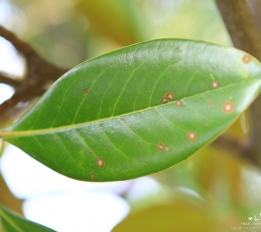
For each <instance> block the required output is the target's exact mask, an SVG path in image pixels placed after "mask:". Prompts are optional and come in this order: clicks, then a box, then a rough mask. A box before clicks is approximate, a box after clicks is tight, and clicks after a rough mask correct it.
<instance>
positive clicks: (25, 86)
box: [0, 26, 67, 117]
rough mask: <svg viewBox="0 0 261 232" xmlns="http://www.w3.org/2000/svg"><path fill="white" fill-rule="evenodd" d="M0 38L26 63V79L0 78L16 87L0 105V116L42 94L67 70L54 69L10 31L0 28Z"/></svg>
mask: <svg viewBox="0 0 261 232" xmlns="http://www.w3.org/2000/svg"><path fill="white" fill-rule="evenodd" d="M0 36H1V37H3V38H5V39H6V40H8V41H9V42H11V43H12V44H13V45H14V47H15V48H16V49H17V51H19V52H21V53H22V54H23V55H24V56H25V59H26V61H27V76H26V79H25V80H24V81H23V82H21V83H19V84H18V83H17V82H15V81H13V80H12V79H7V77H4V76H2V75H1V76H0V82H2V83H6V84H9V85H11V86H14V87H16V91H15V93H14V95H13V96H12V97H11V98H10V99H9V100H7V101H5V102H4V103H2V104H1V105H0V116H1V117H3V116H4V114H5V113H6V112H8V111H9V110H10V109H11V108H13V107H14V106H16V104H17V103H19V102H27V101H29V100H31V99H32V98H33V97H35V96H40V95H42V94H43V93H44V91H45V89H44V86H45V85H46V83H47V82H49V81H55V80H57V79H58V78H59V77H60V76H62V75H63V74H64V73H65V72H66V71H67V70H66V69H62V68H59V67H56V66H54V65H52V64H50V63H48V62H47V61H45V60H44V59H43V58H41V57H40V56H39V55H38V54H37V53H36V52H35V51H34V49H33V48H32V47H31V46H30V45H29V44H28V43H26V42H24V41H22V40H20V39H19V38H18V37H16V36H15V35H14V34H13V33H12V32H11V31H9V30H7V29H5V28H4V27H2V26H0Z"/></svg>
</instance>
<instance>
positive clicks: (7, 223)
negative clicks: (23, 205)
mask: <svg viewBox="0 0 261 232" xmlns="http://www.w3.org/2000/svg"><path fill="white" fill-rule="evenodd" d="M1 221H2V223H3V226H4V228H5V229H6V231H8V232H28V231H34V232H48V231H49V232H51V231H55V230H52V229H50V228H47V227H45V226H42V225H40V224H37V223H35V222H32V221H29V220H26V219H24V218H21V217H20V216H18V215H16V214H14V213H13V212H11V211H9V210H7V209H6V208H4V207H2V206H0V222H1Z"/></svg>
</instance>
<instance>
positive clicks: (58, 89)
mask: <svg viewBox="0 0 261 232" xmlns="http://www.w3.org/2000/svg"><path fill="white" fill-rule="evenodd" d="M260 76H261V70H260V63H259V62H258V61H257V60H255V59H254V58H253V57H251V56H250V55H248V54H245V53H244V52H241V51H238V50H236V49H231V48H225V47H221V46H217V45H213V44H207V43H203V42H195V41H187V40H174V39H163V40H155V41H149V42H144V43H140V44H136V45H133V46H129V47H126V48H123V49H119V50H116V51H114V52H111V53H108V54H105V55H103V56H100V57H97V58H94V59H91V60H89V61H87V62H85V63H83V64H81V65H79V66H77V67H75V68H74V69H72V70H71V71H69V72H68V73H66V74H65V75H64V76H63V77H62V78H61V79H60V80H59V81H57V82H56V83H55V84H54V85H53V86H52V87H51V88H50V89H49V91H48V92H47V93H46V94H45V95H44V96H43V97H42V98H41V99H40V100H39V102H38V103H37V104H36V105H35V106H34V107H33V108H32V109H30V110H29V111H28V112H27V113H26V114H25V115H24V116H23V117H22V118H21V119H20V120H19V121H18V122H16V123H15V124H14V125H12V126H11V127H9V128H8V129H6V130H5V131H4V132H1V136H2V137H3V139H5V140H7V141H9V142H11V143H13V144H14V145H16V146H18V147H19V148H21V149H23V150H24V151H25V152H26V153H28V154H30V155H31V156H32V157H34V158H35V159H37V160H39V161H40V162H42V163H44V164H45V165H47V166H48V167H50V168H52V169H54V170H56V171H58V172H60V173H62V174H64V175H66V176H69V177H72V178H75V179H80V180H89V181H111V180H124V179H130V178H135V177H139V176H142V175H147V174H150V173H154V172H157V171H161V170H163V169H166V168H168V167H170V166H172V165H173V164H176V163H178V162H180V161H181V160H184V159H186V158H187V157H189V156H190V155H192V154H193V153H195V152H196V151H197V150H199V149H200V148H202V147H203V146H205V145H206V144H208V143H210V142H211V141H212V140H213V139H214V138H216V137H217V136H218V135H219V134H220V133H222V132H223V131H224V130H225V129H226V128H228V126H229V125H231V123H232V122H234V121H235V119H236V118H237V117H238V116H239V115H240V113H241V112H243V111H244V110H245V109H246V108H247V106H248V105H249V104H250V103H251V101H252V100H253V99H254V97H255V96H256V95H257V94H258V93H259V89H260V84H261V80H260Z"/></svg>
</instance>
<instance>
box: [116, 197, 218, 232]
mask: <svg viewBox="0 0 261 232" xmlns="http://www.w3.org/2000/svg"><path fill="white" fill-rule="evenodd" d="M215 227H217V224H215V223H213V220H212V219H211V215H209V214H207V213H206V212H205V211H204V210H203V209H201V208H199V207H196V206H193V205H192V204H191V205H190V204H188V203H185V202H181V201H180V202H172V203H169V204H167V205H159V206H154V207H151V208H148V209H146V210H143V211H140V212H138V213H136V214H133V215H130V216H128V217H127V218H126V219H125V220H123V221H122V222H121V223H119V224H118V225H117V226H116V227H115V228H114V229H113V230H112V231H113V232H117V231H119V232H122V231H124V232H133V231H150V232H158V231H164V232H173V231H179V232H188V231H200V232H207V231H216V230H215V229H216V228H215ZM213 229H214V230H213Z"/></svg>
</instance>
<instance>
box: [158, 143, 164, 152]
mask: <svg viewBox="0 0 261 232" xmlns="http://www.w3.org/2000/svg"><path fill="white" fill-rule="evenodd" d="M158 150H159V151H163V150H164V145H163V143H159V144H158Z"/></svg>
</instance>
